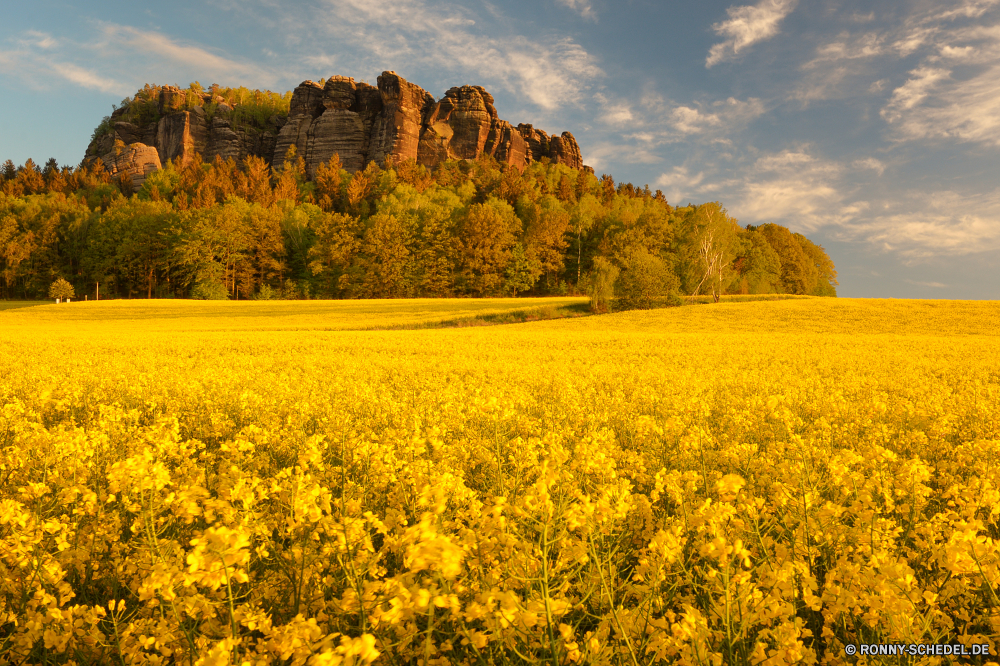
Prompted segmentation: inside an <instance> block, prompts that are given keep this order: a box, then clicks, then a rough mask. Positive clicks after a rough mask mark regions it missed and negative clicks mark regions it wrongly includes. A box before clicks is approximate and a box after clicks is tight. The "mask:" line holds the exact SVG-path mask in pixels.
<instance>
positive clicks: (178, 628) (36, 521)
mask: <svg viewBox="0 0 1000 666" xmlns="http://www.w3.org/2000/svg"><path fill="white" fill-rule="evenodd" d="M583 303H585V301H584V300H582V299H546V300H544V301H538V300H534V299H495V300H471V299H470V300H424V301H419V300H418V301H293V302H285V301H277V302H249V303H247V302H239V303H237V302H223V303H211V302H192V301H113V302H103V303H70V304H64V305H58V306H57V305H54V304H45V305H36V306H31V307H19V308H3V307H0V406H2V407H0V449H2V458H0V664H2V663H36V662H40V661H42V660H43V658H44V659H47V660H49V663H61V662H65V661H67V660H69V659H73V660H74V661H75V662H76V663H80V664H83V663H139V662H148V663H183V664H187V663H192V664H194V663H213V664H214V663H218V664H224V663H244V662H250V663H255V664H256V663H294V664H360V663H368V662H375V663H378V664H383V663H384V664H411V663H412V664H417V663H428V664H431V663H434V664H522V663H538V664H543V663H544V664H566V663H579V664H584V663H586V664H623V665H624V664H631V665H633V666H635V665H637V664H643V665H644V664H659V663H663V664H668V663H669V664H673V663H680V664H703V663H704V664H708V663H725V664H765V663H766V664H786V663H813V662H814V660H818V661H820V662H821V663H830V664H840V663H855V658H853V657H852V658H850V659H848V658H846V657H845V652H844V648H845V646H846V645H848V644H860V643H864V644H866V645H867V644H873V643H941V642H957V641H960V642H963V643H966V644H970V645H971V644H973V643H989V644H990V645H991V646H993V647H992V649H993V654H994V655H996V654H997V641H998V639H1000V599H998V598H997V596H996V595H997V594H998V593H997V589H998V585H1000V525H998V518H1000V508H998V507H1000V335H998V331H1000V303H994V302H957V301H956V302H947V301H898V300H854V299H816V298H800V299H789V300H777V301H758V302H723V303H719V304H701V305H690V306H685V307H678V308H670V309H664V310H654V311H648V312H624V313H618V314H612V315H604V316H576V315H580V314H581V309H582V307H583ZM531 308H537V309H540V310H546V311H547V314H546V317H548V316H551V315H553V314H556V315H558V314H567V315H574V316H570V317H568V318H562V319H547V320H543V321H527V322H524V323H513V324H504V325H493V326H470V327H444V328H436V326H441V325H444V324H445V323H447V322H452V323H453V324H454V323H456V322H460V323H466V324H468V323H491V322H496V321H504V320H505V319H504V317H509V316H511V315H510V313H512V312H523V311H525V310H526V309H531ZM109 602H110V603H111V604H112V605H111V608H113V610H109ZM324 655H325V656H324ZM199 659H204V660H205V661H203V662H199V661H198V660H199ZM966 661H968V663H982V662H977V661H976V660H975V659H966ZM868 663H876V662H874V661H869V662H868ZM892 663H896V662H892ZM910 663H928V664H929V663H937V662H932V661H929V660H928V659H927V658H923V660H921V659H916V658H915V659H913V660H911V662H910Z"/></svg>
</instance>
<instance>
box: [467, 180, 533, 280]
mask: <svg viewBox="0 0 1000 666" xmlns="http://www.w3.org/2000/svg"><path fill="white" fill-rule="evenodd" d="M520 227H521V221H520V220H519V219H518V218H517V216H516V215H515V214H514V209H513V208H511V206H510V204H508V203H507V202H506V201H501V200H500V199H495V198H492V197H491V198H490V199H488V200H487V201H486V203H483V204H473V205H472V206H470V207H469V210H468V212H467V213H466V214H465V217H464V219H463V220H462V225H461V232H460V233H461V236H460V241H459V242H460V246H461V250H462V277H463V280H464V282H465V285H466V286H467V288H468V289H469V290H470V291H471V292H472V293H474V294H477V295H479V296H490V295H495V294H497V293H499V292H500V290H501V288H502V286H503V283H504V278H505V271H506V269H507V264H508V263H509V262H510V259H511V250H512V249H513V247H514V244H515V243H516V242H517V235H518V234H519V233H520V231H521V229H520Z"/></svg>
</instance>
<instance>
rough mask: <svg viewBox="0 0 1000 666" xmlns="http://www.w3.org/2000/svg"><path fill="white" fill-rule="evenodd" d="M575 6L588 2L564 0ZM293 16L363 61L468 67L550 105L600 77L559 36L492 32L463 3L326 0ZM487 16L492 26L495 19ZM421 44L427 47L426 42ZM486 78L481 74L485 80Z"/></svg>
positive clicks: (592, 63)
mask: <svg viewBox="0 0 1000 666" xmlns="http://www.w3.org/2000/svg"><path fill="white" fill-rule="evenodd" d="M569 2H570V5H571V6H572V7H573V8H575V9H577V10H578V11H581V12H586V11H592V10H589V9H588V8H589V4H588V3H586V2H582V1H581V0H575V1H574V0H569ZM298 22H299V23H300V24H304V25H308V26H311V27H312V28H316V29H319V30H320V31H321V32H323V33H324V34H325V36H327V37H333V38H335V39H337V40H338V43H341V44H344V45H349V46H353V47H356V50H357V51H358V52H362V53H364V54H365V55H364V58H365V60H366V61H367V63H368V66H369V67H374V68H376V69H377V68H381V67H387V66H389V65H390V63H395V65H394V66H396V67H397V69H398V63H401V62H402V63H409V64H410V66H413V67H422V68H424V67H426V68H435V69H441V70H450V71H457V72H461V73H462V74H464V75H466V76H470V75H473V76H475V77H476V79H477V82H482V83H484V84H491V83H497V84H499V85H501V86H504V87H505V88H507V89H508V90H510V91H512V92H514V93H516V94H518V95H520V96H522V97H525V98H527V99H528V100H530V102H532V103H534V104H535V105H537V106H538V107H540V108H541V109H544V110H547V111H552V110H555V109H557V108H559V107H562V106H565V105H569V104H576V103H578V102H579V101H580V100H581V99H582V97H583V94H584V92H585V91H587V90H588V89H590V88H591V87H592V86H593V83H594V82H595V81H597V80H599V79H602V78H603V77H604V72H603V71H602V70H601V68H600V67H599V66H598V65H597V60H596V58H594V57H593V56H592V55H591V54H590V53H588V52H587V50H586V49H584V48H583V47H582V46H581V45H580V44H578V43H577V42H576V41H574V40H573V39H571V38H569V37H566V36H559V35H555V36H551V37H548V38H546V39H541V40H533V39H529V38H527V37H525V36H523V35H519V34H516V33H515V34H507V35H503V36H497V35H496V34H495V31H494V30H492V29H491V30H489V31H487V30H485V26H483V27H481V26H480V25H479V21H478V18H477V16H476V15H475V14H473V13H471V12H470V11H469V10H467V9H465V8H464V7H461V6H457V5H451V4H443V3H430V2H427V1H425V0H325V2H324V3H323V5H322V7H321V11H319V12H317V13H315V14H313V15H310V16H308V17H306V18H305V20H304V21H302V20H301V19H299V20H298ZM501 23H502V22H501V21H497V20H496V19H495V18H494V21H493V24H494V25H493V26H491V27H495V26H496V25H499V24H501ZM428 45H430V46H431V47H430V48H428ZM484 79H485V80H484Z"/></svg>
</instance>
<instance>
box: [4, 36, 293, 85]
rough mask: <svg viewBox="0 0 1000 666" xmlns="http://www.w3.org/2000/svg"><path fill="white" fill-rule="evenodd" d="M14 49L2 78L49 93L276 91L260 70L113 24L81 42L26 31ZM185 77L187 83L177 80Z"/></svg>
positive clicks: (271, 79) (269, 77)
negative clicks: (238, 86) (215, 85)
mask: <svg viewBox="0 0 1000 666" xmlns="http://www.w3.org/2000/svg"><path fill="white" fill-rule="evenodd" d="M14 45H15V48H13V49H9V50H0V65H2V71H0V75H2V74H6V75H7V76H11V77H17V78H19V79H21V80H22V81H24V82H25V83H27V84H28V85H30V86H32V87H35V88H38V89H45V88H47V87H50V86H51V85H53V84H54V83H56V82H58V81H63V82H68V83H71V84H74V85H77V86H80V87H81V88H86V89H89V90H97V91H100V92H104V93H110V94H114V95H121V96H125V95H127V94H130V93H133V92H135V90H136V89H137V88H138V87H139V86H141V85H143V84H144V83H153V82H159V83H178V84H181V85H184V84H186V83H189V82H190V81H192V80H194V79H195V78H198V77H201V78H205V77H206V76H212V77H218V78H219V79H220V80H223V81H226V82H228V83H244V84H247V85H252V86H254V87H258V86H268V85H273V84H275V83H276V82H277V80H278V78H279V77H278V76H277V74H276V73H275V72H274V71H272V70H270V69H268V68H267V67H263V66H261V65H260V64H256V63H250V62H245V61H244V62H241V61H238V60H234V59H231V58H227V57H225V56H222V55H219V54H217V53H213V52H212V51H210V50H208V49H206V48H204V47H201V46H198V45H196V44H187V43H183V42H180V41H178V40H175V39H172V38H171V37H169V36H167V35H164V34H162V33H159V32H155V31H150V30H139V29H137V28H134V27H130V26H123V25H117V24H112V23H104V24H97V26H96V30H95V31H94V32H93V33H92V34H91V35H89V38H86V39H84V40H82V41H77V40H71V39H67V38H61V37H60V38H57V37H54V36H52V35H49V34H46V33H41V32H37V31H26V32H25V33H23V34H22V35H21V36H20V37H19V38H18V39H16V40H14ZM182 75H183V76H187V77H188V78H187V79H186V80H182V79H179V78H178V77H179V76H182Z"/></svg>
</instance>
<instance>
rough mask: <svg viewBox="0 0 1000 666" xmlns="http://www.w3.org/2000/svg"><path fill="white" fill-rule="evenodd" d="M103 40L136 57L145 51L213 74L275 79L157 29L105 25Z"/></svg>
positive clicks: (107, 46)
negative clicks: (173, 37)
mask: <svg viewBox="0 0 1000 666" xmlns="http://www.w3.org/2000/svg"><path fill="white" fill-rule="evenodd" d="M104 39H105V42H104V44H103V48H104V50H105V51H108V52H110V51H121V52H125V51H128V52H130V53H131V54H133V57H134V56H135V54H136V53H142V54H146V55H148V56H151V57H152V58H155V59H157V60H159V61H161V62H168V63H171V64H173V65H181V66H186V67H190V68H192V69H197V70H198V71H201V72H204V73H205V74H210V75H212V76H230V77H240V78H244V77H247V76H256V77H258V78H259V79H260V80H262V81H263V82H269V81H273V80H274V76H273V75H272V74H271V73H270V72H269V71H267V69H266V68H262V67H261V66H260V65H259V64H256V63H250V62H239V61H236V60H232V59H230V58H226V57H224V56H221V55H218V54H216V53H212V52H211V51H209V50H207V49H204V48H201V47H200V46H197V45H194V44H183V43H180V42H178V41H176V40H174V39H171V38H170V37H167V36H166V35H164V34H162V33H158V32H152V31H149V30H139V29H137V28H132V27H129V26H123V25H106V26H104ZM122 47H128V48H127V49H125V48H122Z"/></svg>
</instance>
